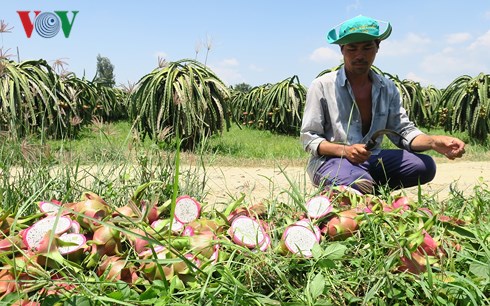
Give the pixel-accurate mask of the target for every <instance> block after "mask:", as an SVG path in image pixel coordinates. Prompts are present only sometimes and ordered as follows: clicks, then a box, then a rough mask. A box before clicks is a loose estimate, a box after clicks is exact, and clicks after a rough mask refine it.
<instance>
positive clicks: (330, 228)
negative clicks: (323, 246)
mask: <svg viewBox="0 0 490 306" xmlns="http://www.w3.org/2000/svg"><path fill="white" fill-rule="evenodd" d="M356 217H357V212H356V211H355V210H345V211H341V212H339V213H338V214H337V215H336V216H335V217H333V218H331V219H330V220H329V221H328V222H327V223H326V225H325V226H324V227H323V228H322V232H323V233H326V234H328V235H329V236H330V238H331V239H334V240H343V239H346V238H348V237H350V236H352V235H353V234H354V232H355V231H357V230H358V229H359V224H358V223H357V221H356Z"/></svg>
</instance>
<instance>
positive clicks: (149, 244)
mask: <svg viewBox="0 0 490 306" xmlns="http://www.w3.org/2000/svg"><path fill="white" fill-rule="evenodd" d="M171 202H172V201H170V200H168V201H167V202H166V203H162V204H160V205H157V203H155V204H150V203H148V202H147V201H140V203H134V202H130V203H129V204H127V205H125V206H122V207H114V206H112V205H109V204H108V203H106V201H105V200H104V199H102V198H101V197H100V196H98V195H97V194H94V193H91V192H86V193H84V194H83V196H82V197H81V200H80V201H77V202H72V203H60V202H58V201H56V200H50V201H41V202H39V203H38V209H39V213H36V214H33V215H30V216H27V217H22V218H18V217H15V216H12V215H8V214H3V216H2V217H1V223H0V226H1V230H2V234H3V235H2V236H3V237H1V240H0V256H1V257H2V261H0V262H1V263H2V265H3V266H2V267H1V269H0V299H1V298H2V297H4V296H6V295H8V294H10V293H12V292H18V291H21V292H23V293H26V294H27V295H29V294H32V293H34V292H37V293H41V294H44V295H51V294H65V293H67V292H70V291H73V290H75V289H76V286H78V284H76V283H73V282H70V281H68V278H70V275H74V274H77V275H78V277H80V275H82V276H83V275H84V276H85V277H86V278H87V279H93V278H94V277H95V278H96V279H99V280H104V281H123V282H126V283H128V284H131V285H143V286H144V285H149V284H151V283H152V282H153V281H155V280H163V279H166V280H169V281H174V282H178V284H179V286H186V285H188V284H190V283H192V282H196V281H198V275H199V273H202V272H205V271H206V268H207V267H209V266H212V265H215V264H217V263H219V262H220V261H223V260H226V258H227V252H229V250H230V248H231V246H234V247H233V248H234V250H237V249H238V250H239V251H240V250H242V251H252V252H273V253H274V254H279V255H280V256H290V257H294V258H297V259H298V260H308V259H309V258H311V257H312V256H314V249H315V247H317V246H318V245H319V244H321V243H323V242H325V241H327V242H328V241H334V240H336V241H338V240H344V239H347V238H349V237H351V236H353V235H356V234H358V232H359V227H360V226H362V223H363V220H364V219H365V218H366V216H368V215H370V214H376V213H379V212H391V213H393V212H394V213H397V212H399V213H403V211H405V210H409V209H411V207H410V200H409V198H408V197H406V196H400V197H397V198H396V199H395V200H394V201H393V202H392V203H385V202H383V201H381V200H379V199H378V198H376V197H374V196H371V197H369V196H366V195H362V194H360V193H358V192H356V191H355V190H353V189H350V188H348V187H344V186H340V187H338V188H336V189H332V190H330V191H329V192H326V193H324V194H320V195H316V196H313V197H311V198H309V199H308V200H307V201H306V202H305V203H304V207H302V210H301V212H300V213H299V214H298V215H297V216H295V218H296V217H297V220H295V221H294V222H292V223H291V224H286V225H281V226H277V224H276V225H274V223H273V222H270V221H268V220H267V218H266V215H267V214H266V212H267V207H266V205H264V204H262V203H259V204H255V205H251V206H246V205H243V203H242V202H237V203H239V204H234V205H230V206H229V207H228V208H227V209H226V210H225V211H224V212H218V217H215V218H214V219H211V218H206V217H205V216H204V215H205V214H203V209H202V208H203V207H202V205H201V203H200V202H199V201H198V200H196V199H195V198H193V197H191V196H188V195H182V196H180V197H178V198H177V199H176V200H175V202H174V203H171ZM419 210H420V213H423V214H426V215H427V216H428V217H431V216H432V213H431V211H430V210H428V209H419ZM438 218H440V220H441V221H448V222H457V221H458V220H445V219H444V216H439V217H438ZM276 223H277V222H276ZM413 249H414V251H413V252H412V253H411V254H410V255H407V256H402V257H401V258H400V263H399V270H400V271H406V272H409V273H415V274H417V273H421V272H424V271H425V270H426V268H427V265H430V264H433V263H434V262H436V261H437V259H438V258H440V257H441V256H444V254H443V250H442V248H441V247H440V243H439V242H437V241H436V240H435V239H434V238H433V237H431V235H430V234H429V233H428V232H427V231H423V233H422V239H420V241H419V242H418V243H417V245H416V246H415V247H414V248H413ZM39 280H46V281H44V282H39Z"/></svg>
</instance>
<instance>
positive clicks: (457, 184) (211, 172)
mask: <svg viewBox="0 0 490 306" xmlns="http://www.w3.org/2000/svg"><path fill="white" fill-rule="evenodd" d="M206 176H207V188H208V190H207V191H208V194H207V196H206V198H205V201H206V202H207V203H208V204H228V203H230V202H232V199H233V198H238V197H239V196H240V195H241V194H242V193H243V194H245V200H246V201H247V202H249V203H256V202H259V201H261V200H263V199H271V198H277V197H279V198H282V199H283V200H286V201H287V197H291V194H290V192H293V190H294V189H297V190H299V191H300V192H306V193H309V192H311V193H312V192H314V191H315V189H314V187H313V186H312V185H311V183H310V181H309V178H308V175H307V174H306V172H305V168H303V167H286V168H285V169H280V168H279V167H255V168H254V167H208V168H207V169H206ZM482 184H483V186H485V188H490V187H489V186H490V162H469V161H463V160H458V161H445V162H438V163H437V174H436V177H435V178H434V180H433V181H432V182H430V183H428V184H426V185H424V186H423V192H424V194H430V195H434V196H435V197H436V198H437V199H438V200H440V201H443V200H444V199H446V198H447V197H448V196H449V194H450V188H456V189H457V190H458V191H460V192H463V194H465V195H468V196H469V195H472V194H474V193H473V187H474V186H476V185H482ZM405 192H406V194H407V195H408V196H413V197H416V194H417V188H416V187H415V188H408V189H405Z"/></svg>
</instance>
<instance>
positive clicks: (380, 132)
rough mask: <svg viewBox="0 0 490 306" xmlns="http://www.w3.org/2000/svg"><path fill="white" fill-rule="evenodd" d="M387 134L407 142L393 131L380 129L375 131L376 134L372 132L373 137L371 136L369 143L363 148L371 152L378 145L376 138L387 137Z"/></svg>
mask: <svg viewBox="0 0 490 306" xmlns="http://www.w3.org/2000/svg"><path fill="white" fill-rule="evenodd" d="M387 134H390V135H393V136H398V137H400V138H402V139H404V140H407V139H406V138H405V137H403V136H402V135H401V134H400V133H398V132H395V131H393V130H390V129H381V130H377V131H376V132H374V134H373V136H371V139H369V141H368V142H367V143H366V145H365V146H364V147H365V148H366V150H368V151H371V150H372V149H373V148H374V147H375V146H376V145H377V144H378V143H377V142H376V139H378V137H380V136H383V135H387Z"/></svg>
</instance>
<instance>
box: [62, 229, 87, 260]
mask: <svg viewBox="0 0 490 306" xmlns="http://www.w3.org/2000/svg"><path fill="white" fill-rule="evenodd" d="M59 239H60V240H61V241H64V242H68V243H70V244H73V245H67V246H60V247H58V251H59V252H60V254H61V255H65V254H70V253H73V252H75V251H77V250H79V249H81V248H83V247H84V246H85V243H86V242H87V238H85V235H83V234H78V233H64V234H63V235H61V236H60V238H59Z"/></svg>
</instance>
